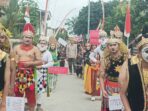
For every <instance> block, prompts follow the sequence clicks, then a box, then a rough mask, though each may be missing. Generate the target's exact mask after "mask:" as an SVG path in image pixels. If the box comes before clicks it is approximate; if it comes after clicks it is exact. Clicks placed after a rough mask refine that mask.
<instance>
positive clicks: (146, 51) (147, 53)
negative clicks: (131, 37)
mask: <svg viewBox="0 0 148 111" xmlns="http://www.w3.org/2000/svg"><path fill="white" fill-rule="evenodd" d="M141 55H142V58H143V60H144V61H146V62H148V46H145V47H143V48H142V49H141Z"/></svg>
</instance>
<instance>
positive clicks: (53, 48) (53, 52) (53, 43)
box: [49, 36, 59, 90]
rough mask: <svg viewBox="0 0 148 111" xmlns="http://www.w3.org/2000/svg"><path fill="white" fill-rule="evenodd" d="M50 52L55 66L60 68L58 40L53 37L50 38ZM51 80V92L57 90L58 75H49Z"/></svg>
mask: <svg viewBox="0 0 148 111" xmlns="http://www.w3.org/2000/svg"><path fill="white" fill-rule="evenodd" d="M49 52H50V53H51V55H52V59H53V66H59V60H58V51H57V40H56V38H55V37H53V36H51V37H49ZM49 80H50V82H49V84H50V89H51V90H53V89H55V86H56V82H57V75H55V74H49Z"/></svg>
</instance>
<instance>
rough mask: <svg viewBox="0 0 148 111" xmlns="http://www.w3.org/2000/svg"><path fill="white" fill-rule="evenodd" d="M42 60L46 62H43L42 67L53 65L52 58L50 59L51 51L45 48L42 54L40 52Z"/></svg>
mask: <svg viewBox="0 0 148 111" xmlns="http://www.w3.org/2000/svg"><path fill="white" fill-rule="evenodd" d="M42 61H44V62H47V64H43V65H42V68H48V67H50V66H53V59H52V55H51V53H50V52H49V51H48V50H46V51H45V52H44V53H43V54H42Z"/></svg>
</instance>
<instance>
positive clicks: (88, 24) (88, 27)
mask: <svg viewBox="0 0 148 111" xmlns="http://www.w3.org/2000/svg"><path fill="white" fill-rule="evenodd" d="M89 30H90V0H88V23H87V41H88V40H89V36H90V34H89Z"/></svg>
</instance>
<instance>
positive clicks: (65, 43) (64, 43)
mask: <svg viewBox="0 0 148 111" xmlns="http://www.w3.org/2000/svg"><path fill="white" fill-rule="evenodd" d="M58 42H59V43H60V44H62V45H63V46H65V47H66V45H67V42H66V41H65V40H64V39H62V38H59V39H58Z"/></svg>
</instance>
